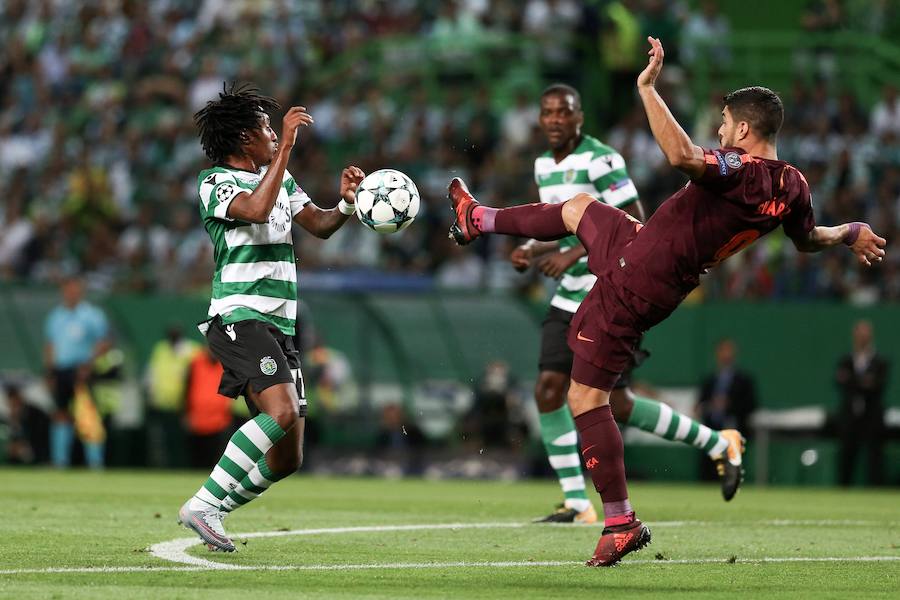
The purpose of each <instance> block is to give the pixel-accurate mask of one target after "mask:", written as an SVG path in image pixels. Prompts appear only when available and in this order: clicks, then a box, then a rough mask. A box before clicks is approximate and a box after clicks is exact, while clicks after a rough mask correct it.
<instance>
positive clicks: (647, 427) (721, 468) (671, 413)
mask: <svg viewBox="0 0 900 600" xmlns="http://www.w3.org/2000/svg"><path fill="white" fill-rule="evenodd" d="M610 405H611V406H612V410H613V414H615V416H616V420H617V421H618V422H619V423H622V424H625V425H628V426H630V427H636V428H637V429H641V430H642V431H646V432H647V433H652V434H653V435H655V436H658V437H661V438H663V439H666V440H670V441H673V442H682V443H684V444H690V445H691V446H693V447H695V448H697V449H699V450H702V451H703V452H706V454H707V455H709V458H710V459H711V460H712V461H713V462H714V463H715V464H716V470H717V472H718V474H719V481H720V483H721V485H722V497H723V498H724V499H725V500H726V501H729V500H731V499H732V498H734V495H735V494H736V493H737V491H738V488H739V487H740V485H741V483H742V482H743V480H744V466H743V461H742V458H743V454H744V443H745V441H744V438H743V436H742V435H741V433H740V432H739V431H737V430H735V429H726V430H723V431H716V430H715V429H711V428H709V427H707V426H706V425H703V424H702V423H699V422H697V421H695V420H694V419H692V418H690V417H689V416H687V415H685V414H682V413H679V412H677V411H675V410H672V408H671V407H670V406H668V405H667V404H664V403H662V402H659V401H657V400H651V399H650V398H644V397H642V396H639V395H638V394H635V393H634V392H632V391H631V390H629V389H627V388H622V389H616V390H614V391H613V392H612V395H611V396H610Z"/></svg>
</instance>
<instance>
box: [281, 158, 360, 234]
mask: <svg viewBox="0 0 900 600" xmlns="http://www.w3.org/2000/svg"><path fill="white" fill-rule="evenodd" d="M365 177H366V174H365V173H363V171H362V169H360V168H359V167H354V166H350V167H347V168H346V169H344V170H343V172H342V173H341V201H340V203H339V204H338V205H337V206H336V207H334V208H331V209H325V208H319V207H318V206H316V205H315V204H313V203H312V202H310V203H309V204H307V205H306V206H304V207H303V210H301V211H300V212H298V213H297V214H296V215H294V222H295V223H297V224H298V225H300V226H301V227H303V229H305V230H307V231H308V232H310V233H311V234H313V235H314V236H316V237H317V238H322V239H323V240H324V239H327V238H329V237H331V234H332V233H334V232H335V231H337V230H338V229H340V228H341V225H343V224H344V223H346V222H347V219H349V218H350V215H352V214H353V212H354V210H355V205H356V188H357V187H358V186H359V184H360V182H362V180H363V179H364V178H365Z"/></svg>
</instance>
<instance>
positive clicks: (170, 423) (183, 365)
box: [144, 324, 200, 469]
mask: <svg viewBox="0 0 900 600" xmlns="http://www.w3.org/2000/svg"><path fill="white" fill-rule="evenodd" d="M199 350H200V345H199V344H198V343H196V342H194V341H193V340H189V339H187V338H185V337H184V332H183V331H182V329H181V326H180V325H177V324H173V325H171V326H170V327H169V330H168V331H167V332H166V337H165V338H163V339H161V340H159V341H158V342H156V345H155V346H153V351H152V352H151V354H150V362H149V363H148V364H147V373H146V375H145V379H144V381H145V385H146V389H147V442H148V443H147V458H148V463H149V465H150V466H151V467H157V468H164V469H171V468H173V467H182V466H184V464H185V445H184V427H183V425H182V414H183V412H184V397H185V391H186V389H187V378H188V369H189V367H190V364H191V360H192V359H193V358H194V356H195V355H196V354H197V353H198V352H199Z"/></svg>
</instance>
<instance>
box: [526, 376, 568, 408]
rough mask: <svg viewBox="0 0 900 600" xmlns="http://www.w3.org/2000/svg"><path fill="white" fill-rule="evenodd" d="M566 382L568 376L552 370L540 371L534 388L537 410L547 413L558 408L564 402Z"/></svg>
mask: <svg viewBox="0 0 900 600" xmlns="http://www.w3.org/2000/svg"><path fill="white" fill-rule="evenodd" d="M566 383H568V376H566V375H564V374H562V373H556V372H553V371H542V372H541V373H540V375H539V376H538V380H537V384H535V388H534V398H535V400H536V401H537V406H538V412H541V413H548V412H553V411H555V410H559V409H560V408H562V407H563V405H564V404H565V403H566Z"/></svg>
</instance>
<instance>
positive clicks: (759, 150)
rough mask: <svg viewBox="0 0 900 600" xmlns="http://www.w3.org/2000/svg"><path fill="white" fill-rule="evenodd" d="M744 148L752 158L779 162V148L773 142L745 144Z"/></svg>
mask: <svg viewBox="0 0 900 600" xmlns="http://www.w3.org/2000/svg"><path fill="white" fill-rule="evenodd" d="M742 147H743V149H744V151H745V152H747V154H749V155H750V156H756V157H758V158H765V159H768V160H778V148H777V147H776V146H775V144H774V143H772V142H766V141H756V142H754V143H752V144H744V145H742Z"/></svg>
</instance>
